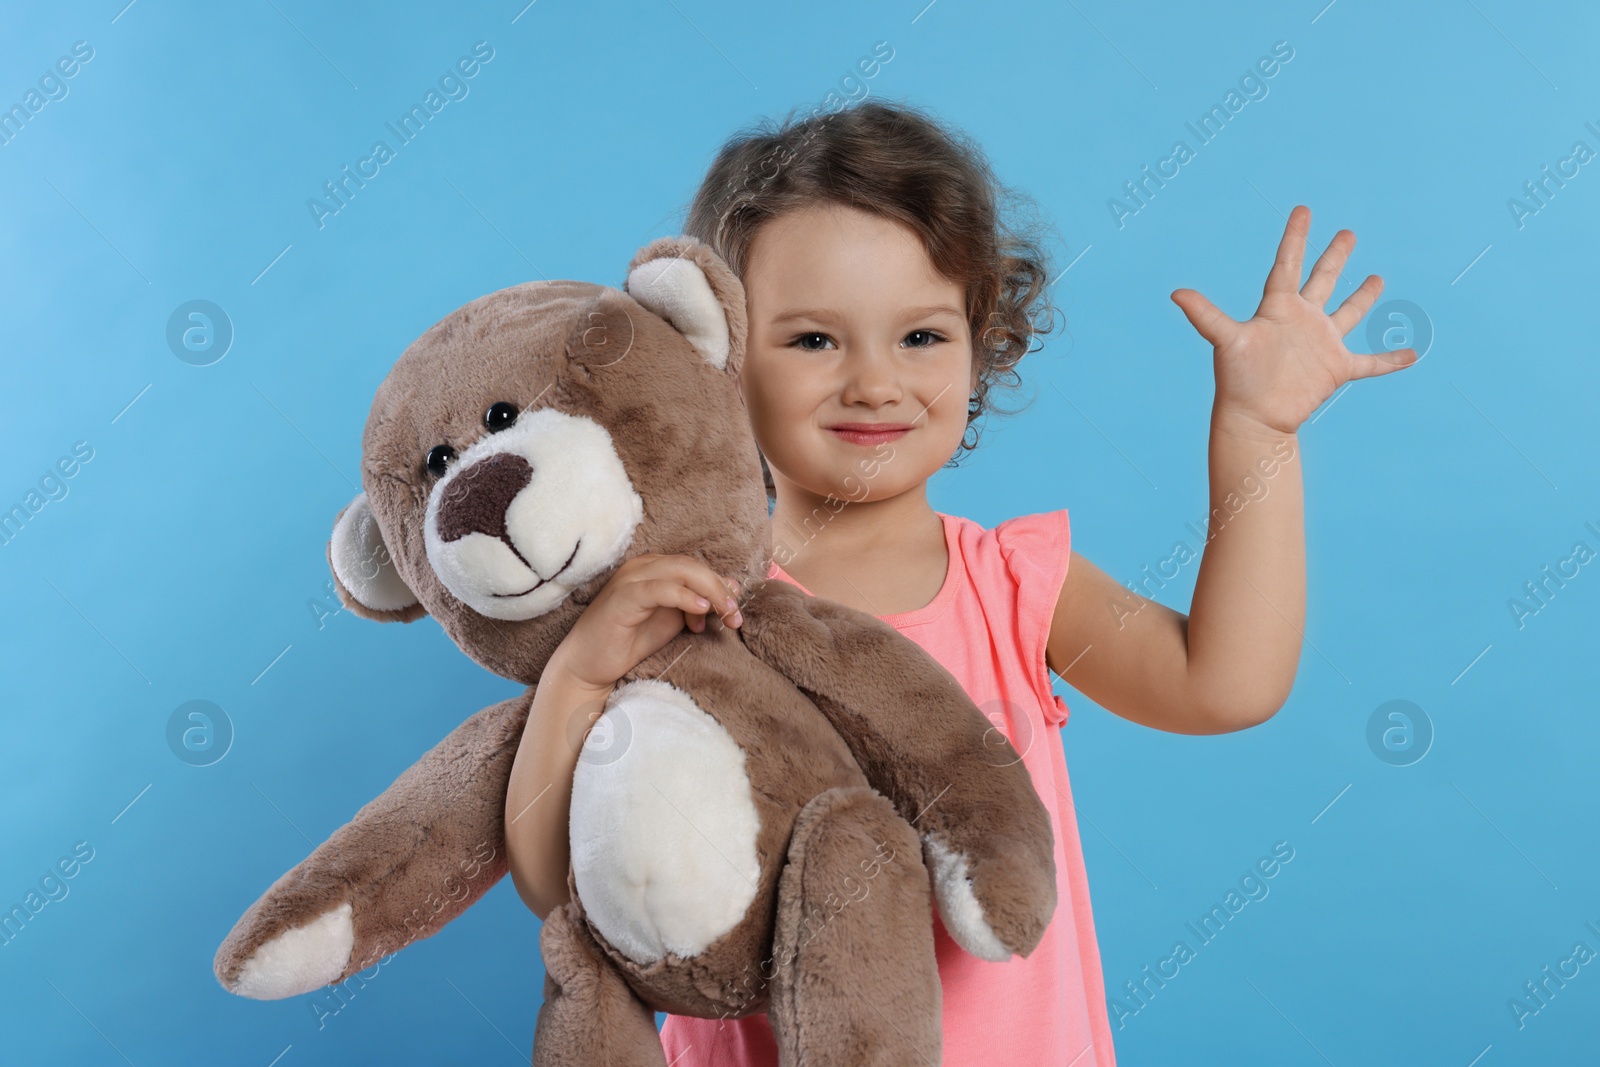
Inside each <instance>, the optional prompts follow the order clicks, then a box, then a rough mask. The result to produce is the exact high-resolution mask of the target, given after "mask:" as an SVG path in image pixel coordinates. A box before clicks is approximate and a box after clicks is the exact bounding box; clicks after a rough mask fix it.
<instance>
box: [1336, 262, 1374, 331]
mask: <svg viewBox="0 0 1600 1067" xmlns="http://www.w3.org/2000/svg"><path fill="white" fill-rule="evenodd" d="M1381 292H1383V279H1382V278H1380V277H1378V276H1377V275H1376V274H1369V275H1367V280H1366V281H1364V282H1362V283H1361V284H1360V285H1358V286H1356V291H1355V292H1353V293H1351V294H1350V295H1349V296H1347V297H1345V298H1344V302H1343V303H1342V304H1340V305H1339V306H1338V307H1337V308H1335V309H1334V312H1333V314H1332V315H1329V316H1328V318H1329V320H1330V321H1332V323H1333V325H1334V326H1335V327H1336V328H1337V329H1338V331H1339V336H1340V337H1343V336H1344V335H1345V334H1347V333H1349V332H1350V331H1351V330H1353V329H1355V328H1356V323H1358V322H1360V321H1361V319H1362V318H1363V317H1364V316H1365V315H1366V313H1367V312H1369V311H1371V310H1372V305H1373V303H1374V302H1375V301H1376V300H1377V299H1378V294H1379V293H1381Z"/></svg>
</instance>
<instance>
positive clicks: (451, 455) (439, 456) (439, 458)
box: [423, 445, 456, 478]
mask: <svg viewBox="0 0 1600 1067" xmlns="http://www.w3.org/2000/svg"><path fill="white" fill-rule="evenodd" d="M455 461H456V450H455V449H453V448H451V447H450V446H449V445H434V446H433V447H432V448H430V449H428V458H427V459H426V460H424V461H423V462H424V464H425V465H426V466H427V468H428V473H429V474H432V475H433V476H434V477H435V478H443V477H444V474H445V471H447V470H449V469H450V464H452V463H454V462H455Z"/></svg>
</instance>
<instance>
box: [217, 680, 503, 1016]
mask: <svg viewBox="0 0 1600 1067" xmlns="http://www.w3.org/2000/svg"><path fill="white" fill-rule="evenodd" d="M531 700H532V690H529V691H528V692H527V693H525V694H522V695H519V696H517V697H514V698H512V699H510V700H507V701H503V702H501V703H499V704H494V705H491V706H490V707H487V708H484V709H483V710H481V711H479V712H478V713H476V714H475V715H473V716H471V717H470V718H468V719H467V720H466V721H465V722H463V723H462V724H461V725H460V726H458V727H457V728H456V729H455V730H454V731H452V732H451V733H450V734H449V735H448V736H447V737H445V738H444V740H442V741H440V742H439V743H438V744H437V745H435V746H434V747H433V748H432V749H430V750H429V751H428V752H427V753H425V754H424V755H423V756H422V758H421V759H419V760H418V761H417V762H416V763H414V764H412V765H411V766H410V767H408V768H407V769H406V770H405V771H404V772H402V773H401V774H400V776H399V777H398V778H396V779H395V781H394V782H393V783H392V784H391V785H390V786H389V788H387V789H386V790H384V791H383V792H382V793H381V794H379V795H378V796H377V797H376V798H374V799H373V800H371V801H370V802H368V803H367V804H365V805H364V806H363V807H362V808H361V809H360V810H359V811H358V812H356V814H355V816H354V817H353V818H352V819H351V820H350V821H349V822H348V823H346V824H345V825H344V826H342V827H340V828H339V829H338V830H336V831H334V833H333V834H332V836H330V837H329V838H328V840H326V841H324V842H323V843H322V844H321V845H319V846H318V847H317V848H316V849H315V850H314V851H313V852H312V853H311V855H309V856H307V857H306V858H305V859H304V860H302V861H301V862H300V863H299V864H298V865H297V866H295V867H294V868H293V869H292V870H290V871H289V872H288V873H286V874H284V875H283V876H282V877H281V878H279V879H278V880H277V882H275V883H274V884H273V885H272V886H271V887H270V888H269V889H268V890H267V891H266V892H265V893H263V894H262V895H261V897H260V899H258V900H257V901H256V902H255V903H254V904H253V905H251V907H250V908H249V910H248V911H246V912H245V914H244V915H243V917H241V918H240V919H239V921H238V922H237V923H236V924H235V925H234V928H233V930H232V931H231V932H230V933H229V934H228V936H227V938H226V939H225V940H224V941H223V943H222V945H221V947H220V948H219V949H218V950H217V954H216V959H215V960H214V963H213V967H214V970H215V972H216V975H217V979H218V981H220V982H221V983H222V985H223V987H224V988H225V989H227V990H228V991H229V992H232V993H236V994H239V995H240V996H247V997H253V998H256V999H261V1000H276V999H281V998H283V997H290V996H295V995H297V994H300V993H306V992H310V991H311V990H314V989H317V988H319V987H321V986H325V985H329V984H331V983H334V982H340V981H344V980H345V979H347V978H349V977H350V976H351V975H353V974H355V973H356V972H358V971H361V970H364V969H367V968H371V967H374V966H375V965H376V964H377V963H379V962H380V960H381V959H382V958H383V957H386V956H389V955H391V954H393V953H394V952H397V951H399V950H400V949H402V948H404V947H405V946H406V945H408V944H410V943H411V942H413V941H417V940H420V939H421V938H424V937H429V936H432V935H433V934H435V933H437V932H438V931H439V930H440V928H442V927H443V926H444V925H445V924H446V923H448V922H449V921H450V920H452V919H454V918H455V917H456V916H458V915H460V914H461V913H462V912H464V911H466V910H467V908H469V907H471V906H472V904H473V903H475V902H476V901H477V900H478V898H479V897H481V896H482V895H483V894H484V893H486V892H487V891H488V890H489V889H490V887H492V886H493V885H494V884H495V883H496V882H497V881H499V880H500V878H501V877H502V876H504V874H505V872H506V858H505V820H504V816H505V792H506V783H507V781H508V779H509V778H510V773H511V764H512V760H513V759H514V757H515V755H516V750H517V744H518V741H519V739H520V737H521V734H522V726H523V724H524V723H525V722H526V719H527V712H528V705H529V704H530V703H531Z"/></svg>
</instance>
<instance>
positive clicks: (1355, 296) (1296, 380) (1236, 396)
mask: <svg viewBox="0 0 1600 1067" xmlns="http://www.w3.org/2000/svg"><path fill="white" fill-rule="evenodd" d="M1310 229H1311V209H1310V208H1308V207H1306V206H1305V205H1304V204H1300V205H1296V207H1295V209H1294V210H1293V211H1291V212H1290V213H1289V222H1288V225H1287V226H1285V227H1284V231H1283V240H1282V241H1281V242H1279V244H1278V257H1277V260H1276V262H1274V263H1273V265H1272V271H1271V273H1269V274H1268V275H1267V284H1266V288H1265V290H1264V291H1263V293H1262V297H1261V304H1260V306H1259V307H1257V308H1256V313H1255V315H1254V316H1253V317H1252V318H1250V319H1249V321H1247V322H1237V321H1235V320H1234V319H1231V318H1229V317H1228V316H1227V315H1225V314H1223V312H1222V311H1221V310H1220V309H1218V307H1217V306H1216V305H1215V304H1213V303H1212V302H1211V301H1209V300H1207V299H1206V298H1205V297H1203V296H1201V295H1200V294H1199V293H1198V292H1196V291H1195V290H1193V289H1178V290H1176V291H1175V292H1173V294H1172V300H1173V303H1175V304H1177V305H1178V307H1180V308H1182V309H1183V313H1184V315H1186V316H1187V317H1188V319H1189V322H1190V323H1191V324H1192V325H1193V326H1194V328H1195V329H1196V330H1198V331H1199V332H1200V336H1202V337H1204V338H1205V339H1206V340H1207V341H1210V342H1211V344H1212V346H1213V347H1214V354H1215V360H1214V365H1215V371H1216V376H1217V391H1216V399H1215V401H1214V407H1215V409H1216V410H1217V411H1218V412H1223V413H1226V414H1228V415H1229V416H1230V417H1234V418H1242V419H1244V420H1246V422H1249V423H1257V424H1260V425H1261V426H1262V427H1266V428H1268V429H1270V430H1273V431H1276V432H1279V433H1294V432H1295V431H1296V430H1298V429H1299V428H1300V424H1301V423H1302V422H1304V421H1305V420H1306V419H1307V418H1308V417H1309V416H1310V415H1311V413H1312V412H1314V411H1316V410H1317V408H1319V407H1321V406H1322V402H1323V401H1324V400H1327V399H1328V397H1330V396H1332V395H1333V394H1334V392H1335V391H1336V390H1337V389H1338V388H1339V387H1340V386H1342V385H1344V384H1345V383H1346V382H1348V381H1351V380H1353V379H1356V378H1370V377H1372V376H1374V375H1378V374H1389V373H1391V372H1392V371H1397V370H1402V369H1404V368H1406V367H1409V366H1411V365H1412V364H1413V363H1415V362H1416V361H1417V358H1418V357H1417V352H1416V349H1414V348H1398V349H1395V350H1394V351H1392V352H1384V353H1379V354H1377V355H1359V354H1356V353H1352V352H1351V351H1350V350H1349V349H1348V348H1346V347H1345V345H1344V341H1343V340H1342V338H1343V337H1344V336H1345V335H1346V334H1348V333H1349V332H1350V331H1351V330H1353V329H1355V327H1356V323H1358V322H1360V321H1361V319H1362V317H1363V316H1365V315H1366V313H1367V312H1368V311H1369V310H1371V308H1372V305H1373V302H1374V301H1376V300H1377V299H1378V294H1379V293H1381V292H1382V291H1383V279H1382V278H1380V277H1378V276H1377V275H1376V274H1371V275H1368V276H1367V279H1366V280H1365V281H1363V282H1362V283H1361V284H1360V285H1359V286H1357V287H1356V289H1355V291H1354V292H1352V293H1351V294H1350V295H1349V296H1348V297H1346V298H1345V299H1344V301H1343V302H1342V303H1341V304H1340V305H1339V306H1338V307H1337V308H1336V309H1334V312H1333V313H1332V314H1331V315H1330V314H1328V313H1327V312H1325V311H1323V306H1324V305H1325V304H1327V302H1328V298H1329V297H1330V296H1332V295H1333V287H1334V283H1335V282H1336V281H1337V280H1338V278H1339V272H1340V270H1341V269H1342V268H1343V267H1344V264H1345V260H1347V259H1348V258H1349V256H1350V250H1351V249H1352V248H1354V247H1355V244H1356V235H1355V234H1354V233H1352V232H1351V231H1349V230H1340V231H1339V232H1338V233H1336V234H1334V235H1333V240H1332V241H1330V242H1328V248H1327V250H1326V251H1325V252H1323V253H1322V255H1321V257H1319V258H1318V259H1317V262H1316V264H1315V265H1313V266H1312V268H1311V276H1310V277H1309V278H1307V279H1306V283H1305V285H1303V286H1302V285H1301V284H1300V271H1301V266H1302V262H1303V259H1304V256H1305V246H1306V235H1307V233H1308V232H1309V231H1310Z"/></svg>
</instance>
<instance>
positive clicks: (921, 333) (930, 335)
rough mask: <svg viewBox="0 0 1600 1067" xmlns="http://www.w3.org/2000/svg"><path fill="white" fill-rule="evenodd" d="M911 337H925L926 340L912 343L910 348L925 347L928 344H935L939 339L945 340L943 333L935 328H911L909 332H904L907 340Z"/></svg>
mask: <svg viewBox="0 0 1600 1067" xmlns="http://www.w3.org/2000/svg"><path fill="white" fill-rule="evenodd" d="M913 337H925V338H927V340H926V341H924V342H922V343H921V344H915V343H914V344H912V345H911V347H912V348H927V347H928V346H929V345H933V344H937V343H938V342H940V341H943V340H946V338H945V336H944V334H942V333H939V332H937V331H935V330H912V331H911V332H910V333H908V334H906V340H907V341H910V340H911V339H912V338H913Z"/></svg>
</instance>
